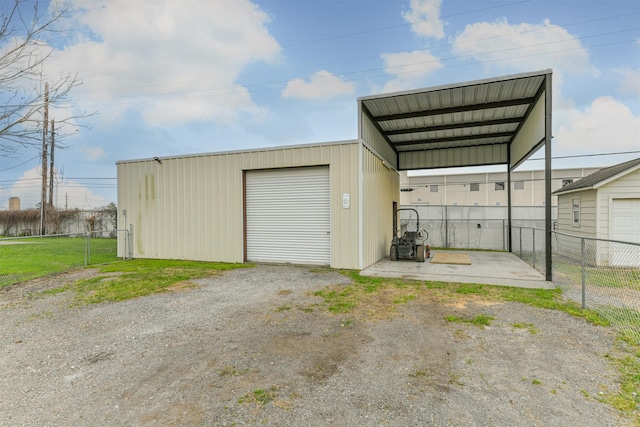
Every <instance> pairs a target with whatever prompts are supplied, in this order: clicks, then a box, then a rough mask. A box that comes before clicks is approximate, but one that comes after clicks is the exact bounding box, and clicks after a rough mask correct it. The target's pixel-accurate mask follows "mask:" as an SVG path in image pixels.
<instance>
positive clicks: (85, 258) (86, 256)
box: [84, 233, 89, 267]
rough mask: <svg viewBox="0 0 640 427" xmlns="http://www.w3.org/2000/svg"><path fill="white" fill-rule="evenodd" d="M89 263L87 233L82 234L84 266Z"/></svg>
mask: <svg viewBox="0 0 640 427" xmlns="http://www.w3.org/2000/svg"><path fill="white" fill-rule="evenodd" d="M87 265H89V233H85V235H84V266H85V267H86V266H87Z"/></svg>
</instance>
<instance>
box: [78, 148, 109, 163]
mask: <svg viewBox="0 0 640 427" xmlns="http://www.w3.org/2000/svg"><path fill="white" fill-rule="evenodd" d="M79 150H80V152H81V153H82V154H84V157H85V158H86V159H87V160H98V159H103V158H105V157H107V153H105V151H104V149H103V148H101V147H87V146H82V147H80V148H79Z"/></svg>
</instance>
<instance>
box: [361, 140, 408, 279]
mask: <svg viewBox="0 0 640 427" xmlns="http://www.w3.org/2000/svg"><path fill="white" fill-rule="evenodd" d="M362 174H363V181H362V184H363V194H362V199H363V204H364V206H363V207H364V212H363V217H364V218H363V223H364V226H363V268H364V267H367V266H369V265H371V264H373V263H374V262H376V261H378V260H379V259H381V258H383V257H385V256H388V255H389V246H390V245H391V239H392V238H393V202H394V201H395V202H396V203H397V204H398V207H400V175H399V174H398V172H397V171H395V170H392V169H389V168H387V167H385V166H384V164H383V162H382V160H381V159H380V158H379V157H378V156H376V155H375V154H373V153H372V152H371V151H370V150H369V149H367V147H366V146H365V147H363V155H362Z"/></svg>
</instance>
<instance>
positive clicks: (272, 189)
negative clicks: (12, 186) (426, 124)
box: [118, 140, 400, 268]
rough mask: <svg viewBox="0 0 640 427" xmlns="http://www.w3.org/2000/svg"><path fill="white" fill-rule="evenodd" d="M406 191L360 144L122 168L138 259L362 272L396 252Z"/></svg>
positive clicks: (122, 201) (122, 194) (123, 203)
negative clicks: (398, 210)
mask: <svg viewBox="0 0 640 427" xmlns="http://www.w3.org/2000/svg"><path fill="white" fill-rule="evenodd" d="M399 189H400V184H399V177H398V172H397V171H395V170H393V169H392V168H390V167H388V165H387V166H385V162H384V161H383V160H382V159H381V158H380V156H379V155H377V154H376V152H375V151H374V150H373V149H372V148H371V147H369V146H368V145H367V144H365V143H364V142H363V141H359V140H353V141H344V142H332V143H327V144H315V145H307V146H292V147H279V148H272V149H263V150H251V151H237V152H227V153H211V154H199V155H193V156H181V157H171V158H162V159H157V160H153V159H146V160H134V161H122V162H118V207H119V215H120V218H119V220H121V221H122V222H119V223H120V224H127V225H128V227H129V228H130V231H132V244H131V249H132V252H133V256H134V257H136V258H165V259H192V260H203V261H224V262H244V261H257V262H290V263H299V264H318V265H330V266H331V267H336V268H363V266H367V265H370V264H372V263H374V262H375V261H377V260H378V259H380V258H382V257H383V256H384V255H385V254H386V252H387V250H388V243H389V241H390V240H391V237H392V231H393V230H392V227H391V225H390V224H391V223H392V215H393V203H394V202H396V203H398V202H399V197H400V196H399V192H400V190H399ZM124 214H126V218H125V217H124ZM120 243H121V248H120V251H121V255H122V254H124V252H123V251H124V250H125V248H124V242H120Z"/></svg>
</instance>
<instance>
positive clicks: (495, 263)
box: [360, 250, 555, 289]
mask: <svg viewBox="0 0 640 427" xmlns="http://www.w3.org/2000/svg"><path fill="white" fill-rule="evenodd" d="M437 252H441V253H460V254H467V255H469V257H470V258H471V265H453V264H432V263H431V259H428V260H427V261H426V262H424V263H421V262H416V261H410V260H399V261H391V260H390V259H389V258H384V259H382V260H380V261H378V262H377V263H375V264H373V265H371V266H369V267H367V268H365V269H364V270H362V272H361V273H360V274H362V275H363V276H371V277H389V278H402V279H411V280H430V281H440V282H458V283H480V284H485V285H498V286H513V287H519V288H530V289H554V288H555V285H554V284H553V282H547V281H546V280H545V277H544V275H543V274H542V273H540V272H538V271H536V270H534V269H533V268H531V267H530V266H529V265H528V264H527V263H526V262H524V261H522V260H521V259H520V258H518V257H517V256H515V255H514V254H512V253H508V252H481V251H458V250H451V251H434V250H432V251H431V257H433V255H434V254H436V253H437Z"/></svg>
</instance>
